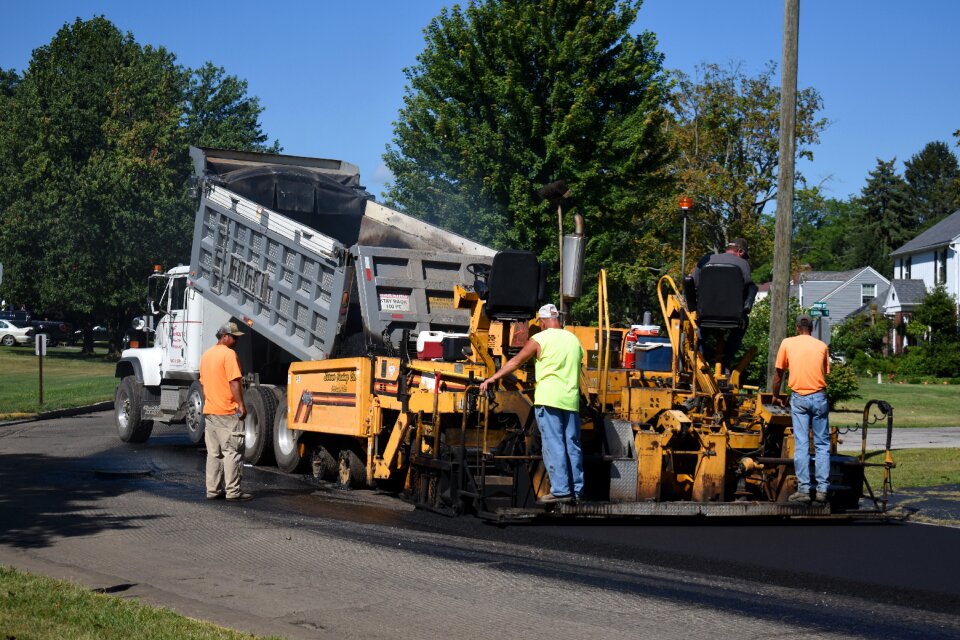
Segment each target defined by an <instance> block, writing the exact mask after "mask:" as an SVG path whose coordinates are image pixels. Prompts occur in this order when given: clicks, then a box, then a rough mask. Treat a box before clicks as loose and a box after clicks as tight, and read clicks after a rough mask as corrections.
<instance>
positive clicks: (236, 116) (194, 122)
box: [183, 62, 281, 153]
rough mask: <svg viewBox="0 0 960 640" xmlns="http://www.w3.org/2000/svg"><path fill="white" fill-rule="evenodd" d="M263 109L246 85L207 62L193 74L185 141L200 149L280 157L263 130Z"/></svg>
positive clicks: (187, 108)
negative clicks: (251, 152) (252, 152)
mask: <svg viewBox="0 0 960 640" xmlns="http://www.w3.org/2000/svg"><path fill="white" fill-rule="evenodd" d="M262 112H263V108H262V107H261V106H260V101H259V100H258V99H257V98H255V97H250V96H248V95H247V81H246V80H241V79H239V78H237V77H236V76H230V75H226V70H225V69H224V68H223V67H217V66H214V65H213V63H210V62H207V63H206V64H204V65H203V66H202V67H200V68H199V69H196V70H194V71H192V72H191V74H190V81H189V85H188V86H187V88H186V107H185V114H184V119H183V126H184V132H183V136H184V139H185V140H186V141H187V142H188V143H189V144H192V145H194V146H198V147H217V148H220V149H243V150H246V151H262V152H267V153H280V150H281V147H280V143H279V141H276V140H275V141H274V142H273V143H272V144H269V145H268V144H267V141H268V136H267V134H265V133H264V132H263V129H262V128H261V126H260V114H261V113H262Z"/></svg>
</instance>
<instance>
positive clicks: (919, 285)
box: [890, 280, 927, 305]
mask: <svg viewBox="0 0 960 640" xmlns="http://www.w3.org/2000/svg"><path fill="white" fill-rule="evenodd" d="M890 286H892V287H893V290H894V291H895V292H896V294H897V297H898V298H899V299H900V300H899V301H900V304H901V305H904V304H920V303H921V302H923V299H924V298H925V297H926V295H927V285H925V284H924V283H923V280H893V281H891V282H890Z"/></svg>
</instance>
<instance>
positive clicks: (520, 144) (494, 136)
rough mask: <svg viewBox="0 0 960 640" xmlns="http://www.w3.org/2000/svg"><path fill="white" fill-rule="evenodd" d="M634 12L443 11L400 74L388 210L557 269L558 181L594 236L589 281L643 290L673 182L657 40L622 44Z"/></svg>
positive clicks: (565, 3) (569, 1) (600, 5)
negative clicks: (650, 238)
mask: <svg viewBox="0 0 960 640" xmlns="http://www.w3.org/2000/svg"><path fill="white" fill-rule="evenodd" d="M639 7H640V0H628V1H617V0H597V1H595V2H589V3H584V2H579V1H577V0H546V1H544V2H540V3H534V2H527V1H525V0H486V1H476V0H472V1H471V2H470V4H469V6H468V7H467V9H466V10H462V9H461V8H460V7H459V6H458V5H454V6H453V7H452V8H450V9H444V10H443V11H442V12H441V14H440V15H439V16H438V17H437V18H435V19H434V20H433V21H432V22H431V23H430V25H429V26H428V27H427V29H426V30H425V33H426V37H425V40H426V42H425V48H424V50H423V52H422V53H421V54H420V55H419V56H418V58H417V64H416V65H415V66H414V67H412V68H409V69H406V70H405V73H406V76H407V80H408V82H409V85H408V88H407V92H406V95H405V96H404V106H403V108H402V109H401V111H400V114H399V117H398V120H397V122H395V123H394V138H393V145H392V146H391V147H388V150H387V153H386V154H385V156H384V160H385V162H386V164H387V166H388V167H389V168H390V169H391V171H392V172H393V174H394V176H395V179H394V182H393V184H391V185H390V186H389V189H388V192H387V197H388V199H389V200H390V201H391V202H392V203H394V204H395V205H398V206H400V207H402V208H404V209H406V210H408V211H410V213H412V214H414V215H419V216H422V217H424V218H425V219H427V220H430V221H432V222H436V223H439V224H441V225H442V226H446V227H448V228H452V229H457V230H459V231H460V232H461V233H464V234H466V235H469V236H471V237H473V238H475V239H477V240H480V241H483V242H487V243H491V244H493V245H494V246H497V247H508V246H509V247H514V248H524V249H529V250H532V251H535V252H536V253H537V254H538V255H539V256H540V258H541V259H542V260H545V261H548V262H550V263H552V264H556V263H557V258H558V249H557V218H556V210H555V209H553V208H551V207H550V206H549V205H548V204H547V203H546V202H543V201H542V200H541V199H540V198H539V197H538V196H537V190H538V189H539V187H541V186H542V185H544V184H546V183H549V182H552V181H554V180H558V179H564V180H565V181H566V182H567V184H568V185H569V187H570V190H571V191H572V193H573V196H574V199H573V201H572V203H574V204H575V206H576V208H577V210H578V211H579V212H580V213H581V214H582V215H583V216H584V218H585V220H586V232H587V235H588V236H589V237H590V241H589V246H588V249H587V255H588V264H587V268H586V273H587V274H589V275H588V276H587V278H588V283H589V282H590V281H592V279H593V276H592V274H595V273H596V271H597V268H598V265H600V264H608V265H619V267H620V269H621V272H622V276H623V277H614V278H611V281H612V282H613V283H614V286H613V287H611V288H612V289H614V290H615V289H616V285H617V284H622V285H623V286H630V285H628V284H625V283H626V282H627V281H628V280H629V279H630V278H631V277H633V278H639V279H641V280H646V281H649V279H650V277H651V276H650V274H651V273H653V272H652V271H650V270H648V269H646V267H645V266H644V264H643V262H644V261H643V259H641V258H639V257H638V256H639V254H640V253H641V249H640V248H639V244H638V243H640V242H643V240H642V237H643V236H644V235H645V231H646V230H647V226H646V224H647V223H645V222H644V220H643V214H644V213H645V212H646V211H648V210H650V209H651V207H652V206H653V204H654V203H655V202H656V200H657V198H658V197H660V196H661V194H662V192H663V190H664V189H665V188H666V186H667V185H668V184H669V182H668V175H667V173H666V171H665V168H666V162H667V160H668V158H669V156H668V154H669V145H668V144H667V141H666V139H665V137H664V127H663V122H664V118H665V115H666V114H665V112H664V110H663V105H664V102H665V98H666V93H667V79H666V78H665V76H664V74H663V73H662V71H661V64H662V55H661V54H660V53H658V52H657V50H656V38H655V37H654V35H653V34H652V33H650V32H643V33H640V34H639V35H636V36H632V35H630V34H629V33H628V29H629V27H630V26H631V25H632V24H633V22H634V21H635V19H636V16H637V11H638V10H639ZM570 204H571V203H568V204H567V206H566V208H567V211H568V212H569V210H570ZM567 217H568V219H567V221H566V225H567V227H566V228H567V230H571V224H570V220H569V216H567ZM654 245H656V243H654ZM555 279H556V278H554V280H555ZM632 284H634V285H635V284H636V282H633V283H632ZM612 297H613V298H615V299H616V300H620V301H623V300H626V299H627V298H626V296H618V295H614V296H612ZM589 298H590V296H587V299H588V300H589ZM584 306H585V307H588V306H589V302H584ZM584 312H585V311H584Z"/></svg>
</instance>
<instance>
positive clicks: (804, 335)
mask: <svg viewBox="0 0 960 640" xmlns="http://www.w3.org/2000/svg"><path fill="white" fill-rule="evenodd" d="M812 333H813V320H812V319H811V318H810V316H808V315H807V314H805V313H804V314H801V315H800V316H798V317H797V335H796V336H794V337H792V338H786V339H785V340H784V341H783V342H781V343H780V350H779V351H777V362H776V373H774V375H773V403H774V404H775V405H778V406H783V398H782V397H781V396H780V385H781V384H782V383H783V372H784V370H785V369H789V370H790V380H789V385H790V390H791V391H792V392H793V393H792V394H791V396H790V415H791V417H792V419H793V466H794V472H795V473H796V475H797V492H796V493H794V494H793V495H791V496H790V497H789V498H788V500H790V501H791V502H798V503H800V504H810V431H811V429H812V430H813V447H814V452H815V453H814V466H815V468H816V481H817V484H816V487H817V493H816V496H815V499H816V501H817V502H826V501H827V488H828V485H829V483H830V423H829V421H828V417H829V415H830V403H829V402H828V401H827V374H828V373H830V352H829V350H828V349H827V345H825V344H824V343H823V342H821V341H820V340H817V339H816V338H814V337H813V335H811V334H812Z"/></svg>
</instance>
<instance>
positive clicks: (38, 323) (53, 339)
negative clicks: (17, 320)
mask: <svg viewBox="0 0 960 640" xmlns="http://www.w3.org/2000/svg"><path fill="white" fill-rule="evenodd" d="M31 324H32V325H33V333H34V334H38V333H45V334H47V346H50V347H55V346H57V345H58V344H60V343H61V342H70V341H71V340H72V339H73V326H72V325H71V324H70V323H69V322H62V321H60V320H33V321H31Z"/></svg>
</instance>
